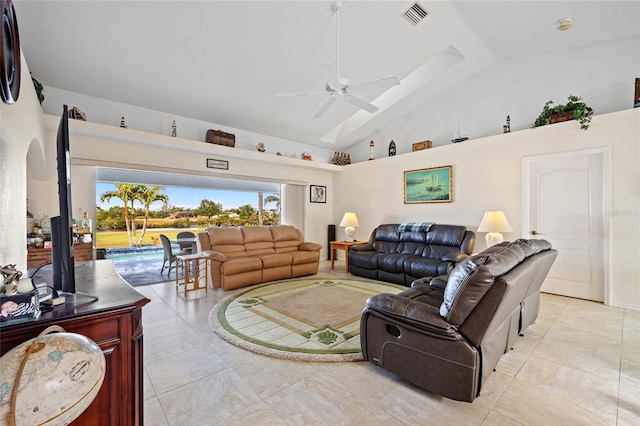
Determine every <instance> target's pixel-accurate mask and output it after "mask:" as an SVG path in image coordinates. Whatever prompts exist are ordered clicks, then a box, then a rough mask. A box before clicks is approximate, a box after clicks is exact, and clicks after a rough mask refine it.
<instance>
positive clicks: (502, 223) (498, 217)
mask: <svg viewBox="0 0 640 426" xmlns="http://www.w3.org/2000/svg"><path fill="white" fill-rule="evenodd" d="M478 232H487V233H488V234H487V235H486V236H485V241H486V243H487V247H491V246H493V245H496V244H499V243H501V242H502V241H504V237H503V236H502V234H501V232H513V229H511V225H509V221H508V220H507V217H506V216H505V215H504V212H501V211H499V210H491V211H488V212H486V213H485V214H484V217H483V218H482V222H480V226H478Z"/></svg>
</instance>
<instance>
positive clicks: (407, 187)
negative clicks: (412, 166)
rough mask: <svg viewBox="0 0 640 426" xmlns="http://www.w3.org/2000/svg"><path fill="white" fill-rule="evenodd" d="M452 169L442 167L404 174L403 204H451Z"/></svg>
mask: <svg viewBox="0 0 640 426" xmlns="http://www.w3.org/2000/svg"><path fill="white" fill-rule="evenodd" d="M452 182H453V167H452V166H442V167H432V168H429V169H419V170H408V171H406V172H404V203H405V204H419V203H451V202H452V201H453V185H452Z"/></svg>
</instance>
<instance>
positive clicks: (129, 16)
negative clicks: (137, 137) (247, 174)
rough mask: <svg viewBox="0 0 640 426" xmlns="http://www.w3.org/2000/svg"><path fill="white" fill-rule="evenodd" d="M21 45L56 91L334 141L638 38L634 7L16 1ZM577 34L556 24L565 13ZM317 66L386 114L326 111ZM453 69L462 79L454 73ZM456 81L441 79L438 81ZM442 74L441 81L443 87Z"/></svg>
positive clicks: (322, 142) (344, 108)
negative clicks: (477, 81) (503, 65)
mask: <svg viewBox="0 0 640 426" xmlns="http://www.w3.org/2000/svg"><path fill="white" fill-rule="evenodd" d="M14 1H15V9H16V14H17V17H18V23H19V30H20V37H21V44H22V50H23V52H24V55H25V58H26V60H27V63H28V64H29V68H30V70H31V71H32V73H33V75H34V76H36V77H37V78H38V80H39V81H40V82H41V83H42V84H44V85H45V86H47V87H54V88H58V89H63V90H68V91H72V92H78V93H82V94H86V95H90V96H95V97H98V98H104V99H109V100H112V101H116V102H122V103H126V104H131V105H136V106H141V107H145V108H150V109H153V110H158V111H163V112H168V113H172V114H176V115H181V116H187V117H192V118H195V119H199V120H204V121H207V122H212V123H217V124H220V125H222V126H230V127H236V128H241V129H246V130H250V131H254V132H258V133H262V134H267V135H272V136H277V137H282V138H285V139H291V140H296V141H300V142H304V143H309V144H313V145H317V146H322V147H327V148H332V149H337V148H345V147H348V146H349V145H351V144H353V143H356V142H358V141H360V140H362V139H365V138H367V137H368V135H370V134H371V133H372V132H374V131H375V130H376V129H380V128H383V127H384V126H386V125H389V124H390V123H392V122H393V121H394V120H397V118H398V117H401V116H402V115H404V114H408V113H410V112H411V111H414V110H415V109H416V108H419V107H420V106H421V105H423V104H425V103H426V102H429V100H430V99H433V98H434V97H435V96H438V95H441V94H442V93H444V92H446V91H447V90H448V89H450V88H451V87H453V86H455V85H456V84H459V83H460V82H462V81H464V80H466V79H469V78H473V76H474V75H475V74H476V73H478V72H479V71H481V70H483V69H485V68H486V67H488V66H491V65H492V64H494V63H495V62H497V61H508V60H511V59H514V58H521V57H525V56H531V55H537V54H542V53H547V52H550V51H563V50H567V49H573V48H577V47H580V46H587V45H593V44H597V43H604V42H610V41H615V40H620V39H626V38H631V37H638V35H639V34H640V28H639V25H638V22H639V16H640V2H636V1H623V2H614V1H509V2H508V1H433V2H432V1H420V2H419V4H420V5H421V6H422V7H423V8H424V9H426V10H427V11H428V12H429V14H428V16H427V17H426V18H424V20H422V22H420V23H418V24H417V25H412V24H410V23H409V22H408V21H407V20H406V19H405V18H404V17H403V13H404V12H405V11H406V10H407V9H408V8H410V7H411V6H412V5H413V4H414V3H415V2H413V1H403V0H397V1H355V0H354V1H348V0H345V1H344V2H342V6H341V9H340V12H339V22H340V31H339V45H338V46H339V64H338V63H337V60H336V54H337V46H336V41H337V37H336V35H337V31H336V18H337V15H336V12H334V11H333V10H332V7H331V5H332V2H331V1H90V0H85V1H49V0H47V1H37V0H29V1H27V0H14ZM567 17H569V18H571V21H572V24H573V28H572V29H571V30H570V31H560V30H559V28H558V27H559V24H560V21H561V20H562V19H563V18H567ZM319 63H328V64H331V65H332V66H333V67H334V68H336V67H337V66H338V65H339V76H340V77H343V78H347V79H349V80H350V82H351V83H352V84H357V83H360V82H366V81H370V80H377V79H381V78H385V77H391V76H397V77H398V78H399V79H400V81H401V83H400V85H398V86H395V87H392V88H391V89H389V90H386V91H385V90H371V91H366V92H362V93H358V96H359V97H361V98H362V99H363V100H365V101H366V102H371V103H373V104H375V105H376V106H378V107H379V108H380V109H379V111H377V112H376V113H368V112H365V111H360V110H359V109H358V108H357V107H355V106H354V105H352V104H350V103H348V102H343V101H338V102H335V103H334V104H333V105H332V107H331V108H330V109H329V110H327V112H326V113H325V114H324V115H323V116H322V117H320V118H313V115H314V114H315V113H316V112H317V111H318V110H319V109H320V107H321V106H322V105H323V104H324V102H325V101H326V97H324V96H297V97H277V96H276V94H277V93H282V92H298V91H312V92H322V91H324V90H325V82H324V75H323V73H322V72H321V70H320V68H319V65H318V64H319ZM452 75H453V76H455V78H454V79H452V78H451V76H452ZM444 76H447V78H446V79H444V78H443V77H444ZM445 81H446V83H445Z"/></svg>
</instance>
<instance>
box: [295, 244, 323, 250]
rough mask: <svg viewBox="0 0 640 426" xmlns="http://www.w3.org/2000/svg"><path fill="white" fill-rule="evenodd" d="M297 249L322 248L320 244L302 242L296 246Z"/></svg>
mask: <svg viewBox="0 0 640 426" xmlns="http://www.w3.org/2000/svg"><path fill="white" fill-rule="evenodd" d="M298 250H301V251H320V250H322V244H318V243H310V242H304V243H302V244H300V245H299V246H298Z"/></svg>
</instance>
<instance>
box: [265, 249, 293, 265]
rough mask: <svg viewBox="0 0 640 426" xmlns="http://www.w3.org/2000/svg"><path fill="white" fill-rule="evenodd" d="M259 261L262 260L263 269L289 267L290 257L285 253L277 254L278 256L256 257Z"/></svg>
mask: <svg viewBox="0 0 640 426" xmlns="http://www.w3.org/2000/svg"><path fill="white" fill-rule="evenodd" d="M258 258H259V259H262V266H263V267H264V268H277V267H278V266H289V265H291V261H292V258H291V255H290V254H287V253H279V254H267V255H263V256H258Z"/></svg>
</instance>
